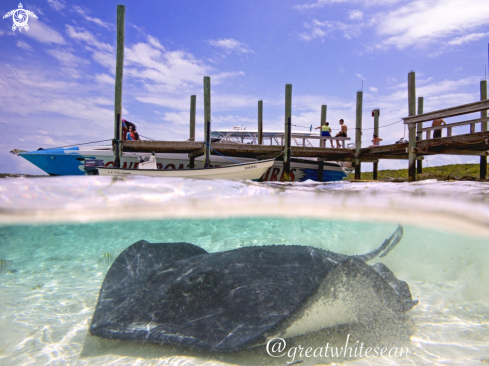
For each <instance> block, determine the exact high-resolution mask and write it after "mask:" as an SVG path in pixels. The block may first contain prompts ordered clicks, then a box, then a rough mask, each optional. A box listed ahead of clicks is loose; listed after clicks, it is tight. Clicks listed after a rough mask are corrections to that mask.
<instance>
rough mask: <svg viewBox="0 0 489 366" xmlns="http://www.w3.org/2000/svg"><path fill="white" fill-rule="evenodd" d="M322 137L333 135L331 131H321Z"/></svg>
mask: <svg viewBox="0 0 489 366" xmlns="http://www.w3.org/2000/svg"><path fill="white" fill-rule="evenodd" d="M321 136H329V137H331V134H330V133H329V131H321Z"/></svg>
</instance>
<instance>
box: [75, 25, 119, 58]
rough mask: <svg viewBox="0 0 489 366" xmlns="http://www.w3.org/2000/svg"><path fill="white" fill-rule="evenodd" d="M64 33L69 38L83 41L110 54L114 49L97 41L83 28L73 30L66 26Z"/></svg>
mask: <svg viewBox="0 0 489 366" xmlns="http://www.w3.org/2000/svg"><path fill="white" fill-rule="evenodd" d="M66 31H67V33H68V35H69V36H70V37H71V38H73V39H76V40H78V41H84V42H86V43H87V44H89V45H90V46H94V47H96V48H98V49H101V50H105V51H111V52H112V51H113V50H114V47H112V46H111V45H110V44H108V43H103V42H100V41H98V40H97V39H96V38H95V36H94V35H93V34H92V33H90V32H89V31H87V30H86V29H84V28H78V27H77V28H75V27H72V26H71V25H69V24H67V25H66Z"/></svg>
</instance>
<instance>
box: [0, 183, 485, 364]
mask: <svg viewBox="0 0 489 366" xmlns="http://www.w3.org/2000/svg"><path fill="white" fill-rule="evenodd" d="M47 180H49V179H47ZM55 182H56V181H55ZM136 183H137V182H136ZM151 183H152V184H153V183H154V181H151ZM9 184H10V183H9ZM16 184H19V185H20V186H19V188H18V189H19V191H15V189H17V188H15V187H14V186H9V187H7V188H9V190H8V192H12V191H13V193H5V192H7V190H6V189H4V190H3V193H2V186H0V201H1V202H0V203H1V205H2V207H1V208H2V209H3V214H4V216H3V219H2V220H3V222H4V223H3V224H2V225H0V258H1V259H6V260H10V261H12V262H13V263H12V268H13V269H15V270H16V271H15V272H13V273H10V272H9V273H5V274H1V275H0V364H5V365H31V364H35V365H46V364H53V365H64V364H70V365H73V364H76V365H108V364H117V365H126V364H127V365H134V364H141V365H202V364H205V365H217V364H238V365H285V364H287V362H289V361H290V360H289V359H286V358H272V357H270V356H269V355H267V354H266V353H265V350H264V348H263V347H256V349H254V350H251V351H243V352H239V353H236V354H211V353H204V352H197V351H189V350H182V349H176V348H172V347H162V346H157V345H142V344H137V343H127V342H116V341H106V340H102V339H99V338H96V337H92V336H90V335H89V334H88V326H89V324H90V321H91V317H92V315H93V312H94V307H95V304H96V301H97V298H98V292H99V290H100V286H101V284H102V281H103V279H104V277H105V274H106V273H107V271H108V269H109V265H108V264H104V263H103V261H102V256H103V255H104V253H111V254H112V255H113V256H114V257H116V256H117V255H118V254H119V253H120V252H122V251H123V250H124V249H125V248H127V247H128V246H129V245H131V244H133V243H134V242H136V241H138V240H141V239H144V240H147V241H149V242H152V243H158V242H181V241H184V242H189V243H193V244H196V245H199V246H201V247H202V248H204V249H205V250H207V251H209V252H217V251H225V250H230V249H234V248H239V247H244V246H258V245H271V244H299V245H308V246H313V247H318V248H324V249H327V250H330V251H333V252H338V253H344V254H363V253H365V252H368V251H370V250H372V249H375V248H377V247H378V246H379V245H380V244H381V243H382V242H383V241H384V239H385V238H387V237H388V236H390V234H391V233H392V232H393V231H394V230H395V228H396V226H397V223H398V222H401V223H403V226H404V237H403V239H402V241H401V242H400V243H399V244H398V246H397V247H396V248H395V249H394V250H392V251H391V252H390V253H389V254H388V255H387V256H386V257H385V258H382V260H381V262H383V263H384V264H385V265H387V266H388V267H389V268H390V269H391V270H392V271H393V272H394V274H395V275H396V277H397V278H399V279H401V280H404V281H406V282H407V283H408V285H409V287H410V290H411V293H412V295H413V298H415V299H418V300H419V305H417V306H416V307H415V308H414V309H413V310H411V311H410V312H409V315H410V317H409V320H407V321H406V322H404V323H402V324H390V325H389V327H387V328H385V327H384V328H381V327H377V326H376V325H375V324H371V325H370V326H369V327H363V328H362V327H355V326H351V327H346V328H341V327H340V328H337V329H333V330H331V329H330V330H326V331H323V332H319V333H317V334H314V335H311V336H309V337H304V338H302V339H299V340H296V341H295V342H296V343H292V344H301V345H303V346H304V345H307V346H311V347H317V346H318V345H319V346H322V345H324V343H325V342H330V343H331V344H337V345H342V344H344V341H345V336H346V335H347V334H350V336H351V338H350V340H351V339H353V340H354V341H356V340H360V341H365V342H370V344H372V345H386V346H399V347H401V346H402V347H408V349H409V354H408V356H407V357H406V356H403V357H370V358H367V357H346V358H344V357H339V358H338V357H337V358H333V357H327V358H325V357H316V358H314V357H305V356H304V357H296V358H295V359H294V361H303V362H302V363H301V365H308V364H312V365H314V364H330V363H334V364H348V365H370V364H372V365H480V364H483V362H489V361H488V360H489V342H488V339H489V266H488V265H487V263H488V258H489V246H488V238H487V236H484V235H482V234H480V233H483V232H484V227H485V225H484V222H485V221H484V220H485V218H482V219H481V221H483V222H482V224H481V225H479V226H480V231H477V235H474V234H473V232H470V231H466V232H463V231H461V232H458V233H457V232H456V231H452V230H450V227H448V228H447V225H432V226H434V227H432V228H427V227H428V226H429V223H426V222H419V225H418V224H416V225H415V224H413V220H412V219H409V217H408V219H406V220H405V221H406V222H405V221H403V219H405V218H406V217H407V216H406V215H404V216H403V215H402V214H401V213H399V220H398V219H397V217H396V216H395V214H394V217H392V215H393V214H392V213H391V214H390V217H385V220H373V219H371V218H370V219H369V217H370V216H369V213H368V212H370V211H368V210H366V209H365V206H361V207H360V208H358V207H357V206H355V205H354V206H355V207H357V208H358V209H359V210H360V211H358V210H357V211H352V212H353V214H352V212H350V211H348V210H350V209H349V208H348V207H351V206H349V204H348V202H347V201H348V200H349V199H350V198H351V197H350V196H344V197H343V196H341V194H340V201H334V199H333V198H334V197H336V198H337V196H338V194H339V193H338V192H336V193H334V195H335V196H334V197H333V196H331V195H329V194H330V193H331V190H332V189H333V188H334V187H335V186H315V187H313V191H312V192H310V193H307V192H306V193H304V192H305V189H304V187H302V188H300V189H299V191H297V192H296V191H292V192H290V191H288V193H287V192H286V193H283V192H284V190H283V187H281V188H280V189H278V190H276V189H275V188H266V189H267V192H265V193H263V192H262V191H259V192H258V193H256V190H257V188H256V187H257V186H256V185H254V184H252V185H247V184H242V185H239V184H238V185H236V184H234V183H233V185H231V186H229V187H227V188H226V187H225V189H222V190H215V192H214V191H213V190H212V189H209V187H205V186H204V188H205V189H202V183H201V182H198V185H200V188H196V187H197V186H194V185H192V184H191V183H189V184H190V185H183V186H179V189H177V190H175V191H174V192H177V193H176V194H174V196H175V195H180V197H183V198H188V195H189V193H188V192H193V193H192V194H194V193H195V192H196V191H198V190H199V189H200V190H201V191H202V190H203V191H205V195H206V197H205V198H200V199H198V201H199V202H203V201H205V200H206V199H209V200H210V202H213V203H214V204H216V205H218V201H219V200H223V197H224V198H225V197H230V196H233V195H244V196H247V195H248V196H249V197H248V199H249V200H251V201H252V200H258V202H259V203H263V202H265V201H266V200H265V198H267V199H269V198H270V197H272V196H273V197H275V198H273V200H281V199H283V198H284V197H283V196H280V195H284V194H285V195H286V196H287V195H288V196H293V197H300V198H301V200H302V206H301V207H300V209H297V210H296V211H297V212H299V211H300V212H302V210H304V209H306V210H307V207H311V210H313V209H314V210H315V209H317V205H318V202H319V204H320V207H323V205H324V207H325V209H324V210H325V212H326V211H328V210H327V209H326V207H327V204H328V203H329V207H330V208H331V207H336V208H335V210H336V211H335V210H333V213H327V214H325V216H326V217H324V218H310V217H309V218H308V217H300V216H298V217H277V216H279V215H278V214H276V215H275V217H270V216H268V217H260V216H258V214H259V213H258V212H257V215H256V216H249V215H248V216H246V217H233V215H234V216H236V213H235V212H234V211H233V212H232V213H231V214H229V215H228V216H229V217H228V218H212V217H209V218H200V219H185V218H181V217H180V218H178V219H171V218H167V219H157V220H156V219H155V220H148V219H145V220H142V219H140V218H139V219H138V218H137V217H136V216H138V214H140V213H141V211H138V212H133V214H134V216H135V218H133V219H128V218H127V217H125V221H120V220H118V221H105V222H92V221H93V220H90V218H84V219H83V220H81V219H80V216H79V211H77V212H78V213H76V214H73V212H72V211H69V212H71V213H66V215H67V217H68V216H70V215H72V216H73V215H74V216H73V217H75V218H74V219H72V220H68V221H72V222H71V223H66V222H65V223H60V222H52V223H43V224H36V223H35V222H34V221H35V220H33V219H32V217H34V216H32V215H30V214H29V215H30V216H29V217H30V219H29V220H31V219H32V221H33V222H25V221H26V220H20V219H19V217H20V218H21V217H22V215H20V214H18V212H17V216H15V215H14V214H13V213H12V212H13V211H12V212H10V211H8V209H12V208H13V206H14V203H15V205H16V206H15V207H16V209H18V207H31V206H32V207H45V206H43V205H46V203H47V202H48V203H49V202H50V203H51V206H53V207H54V208H53V210H55V211H56V212H58V213H61V214H62V213H63V212H68V211H66V210H67V209H66V207H65V206H63V205H62V204H61V203H60V202H61V198H60V197H59V196H56V193H53V192H55V191H56V190H54V189H52V190H51V191H50V192H51V193H49V194H46V193H45V192H46V189H47V188H46V187H43V186H42V184H48V183H42V184H40V183H35V184H31V183H29V182H28V183H23V184H20V183H16ZM49 184H52V183H49ZM56 184H57V183H56ZM111 184H113V183H111ZM117 184H121V183H117ZM186 184H187V183H186ZM134 186H135V183H134V182H133V181H132V182H131V187H132V188H131V189H134ZM136 186H137V184H136ZM174 186H175V185H174ZM5 187H6V186H3V188H5ZM212 187H214V186H211V188H212ZM355 187H356V188H355ZM359 187H360V188H359ZM389 187H390V186H389ZM399 187H400V188H399V192H400V191H402V189H405V190H408V191H409V190H410V192H411V193H410V196H409V197H413V196H416V197H418V196H420V195H421V196H423V193H422V192H421V193H420V189H427V190H428V191H427V193H428V196H429V195H430V191H429V188H426V187H421V188H420V187H419V186H413V187H412V188H409V186H399ZM406 187H407V188H406ZM474 187H475V186H471V187H469V188H470V190H471V191H470V192H472V193H474V192H475V191H474V189H475V188H474ZM122 188H124V187H122ZM190 188H192V189H190ZM296 188H297V187H296ZM309 188H310V187H309ZM309 188H307V189H309ZM340 188H341V187H340ZM353 188H355V190H357V191H358V190H364V188H365V187H364V186H345V187H344V188H342V191H345V190H352V189H353ZM408 188H409V189H408ZM449 188H450V191H453V189H454V186H451V187H449ZM469 188H467V187H466V186H460V187H459V188H457V189H459V195H468V194H467V192H465V191H466V190H467V189H469ZM95 189H96V190H98V191H97V192H100V185H99V184H98V183H97V185H96V187H95ZM158 189H159V188H158ZM440 189H441V190H443V189H444V188H443V186H439V187H437V188H436V190H437V191H440ZM77 190H78V191H79V194H80V196H81V197H89V196H90V195H91V194H92V191H93V190H92V188H90V187H89V186H84V187H83V188H79V187H77ZM122 190H123V189H122ZM249 190H252V191H253V192H255V193H253V194H250V193H249ZM464 190H465V191H464ZM31 191H32V192H35V194H33V195H34V196H36V197H37V198H32V197H33V195H30V194H29V192H31ZM156 191H157V188H155V189H154V191H153V193H152V196H151V199H150V201H151V202H153V203H154V202H155V201H158V202H163V205H162V206H161V207H162V210H164V207H168V205H169V203H168V201H167V200H166V198H165V200H166V201H165V200H163V199H162V198H161V197H162V196H161V195H160V196H159V195H158V194H159V193H158V192H156ZM230 191H232V192H233V193H229V192H230ZM324 191H328V192H326V193H325V192H324ZM485 191H487V187H486V186H483V187H482V188H481V189H479V190H478V191H477V197H476V199H475V200H472V201H471V200H468V201H467V202H465V203H464V205H465V206H464V205H460V206H457V207H461V208H460V209H459V210H458V214H459V216H460V217H459V218H458V222H463V221H464V217H465V216H468V215H470V212H471V210H470V208H471V207H474V210H476V208H477V207H479V206H477V207H476V203H480V202H481V201H484V200H485V196H483V193H481V192H485ZM19 192H21V193H19ZM145 192H146V193H147V188H146V189H145ZM182 192H184V193H182ZM209 192H210V193H209ZM413 192H414V193H413ZM160 193H161V191H160ZM391 193H392V192H391ZM369 194H370V195H372V192H356V193H355V195H356V197H357V198H355V201H354V202H355V204H357V203H358V202H360V201H362V200H361V199H360V198H362V199H363V201H362V202H367V204H368V205H371V206H372V207H373V206H375V203H371V202H380V204H382V207H387V206H389V207H390V206H393V205H394V203H395V202H401V203H402V204H400V207H401V209H403V207H407V206H405V205H406V202H407V201H406V200H405V198H406V196H402V195H400V196H399V197H398V196H396V195H397V194H398V193H396V192H394V194H395V197H394V201H392V200H391V201H388V200H387V201H386V200H385V199H384V198H383V196H382V195H380V194H379V193H378V192H374V196H373V197H374V198H373V201H371V200H369V199H367V198H365V197H367V196H368V195H369ZM399 194H400V193H399ZM97 195H99V193H97ZM164 195H165V197H167V195H168V192H167V191H164ZM47 196H50V197H51V198H50V199H51V201H49V200H48V199H46V197H47ZM61 196H62V197H66V196H67V195H66V192H65V193H63V194H61ZM174 196H173V197H174ZM276 196H278V198H277V197H276ZM364 196H365V197H364ZM19 197H21V198H19ZM70 197H71V198H70V199H73V200H74V198H73V197H75V194H74V193H73V194H71V195H70ZM193 197H194V198H195V195H194V196H193ZM183 198H178V199H177V201H178V202H180V201H179V200H181V199H183ZM391 198H392V197H391ZM131 199H133V197H131ZM410 199H411V198H410ZM449 199H451V198H449ZM2 200H3V201H2ZM16 200H17V201H16ZM19 200H25V201H26V203H25V206H22V205H21V204H19V203H18V202H19ZM29 200H32V202H31V203H29ZM273 200H272V201H266V202H267V204H272V205H273V204H274V203H273V202H274V201H273ZM14 201H15V202H14ZM65 201H66V200H65ZM109 201H110V200H109ZM121 201H124V200H123V199H121V198H120V196H118V202H121ZM111 202H112V201H111ZM338 202H340V203H338ZM393 202H394V203H393ZM471 202H472V203H471ZM276 204H277V205H279V201H276ZM453 204H454V205H458V204H459V203H457V201H456V200H454V201H453ZM19 205H20V206H19ZM70 205H71V206H70V210H71V209H72V207H73V202H71V203H70ZM403 205H404V206H403ZM471 205H474V206H471ZM428 206H429V207H423V206H419V208H418V210H419V212H420V217H423V220H425V217H429V215H428V216H426V215H425V216H423V215H422V213H423V212H431V211H429V210H432V209H433V207H432V204H430V205H428ZM219 207H220V209H221V211H222V210H224V211H225V209H224V208H223V207H225V206H222V205H221V206H219ZM250 207H252V208H253V207H256V206H253V205H251V206H250ZM342 207H343V208H342ZM99 208H100V210H102V212H105V211H103V205H101V206H100V207H99ZM112 208H113V207H111V209H112ZM467 208H468V209H467ZM483 208H484V207H483ZM5 209H7V213H5V212H6V211H5ZM77 209H78V210H81V211H82V212H83V210H84V205H83V204H80V205H79V206H77ZM119 209H121V208H119ZM123 209H124V208H122V209H121V210H123ZM140 209H141V210H143V208H141V207H140ZM253 209H255V208H253ZM292 209H294V208H292ZM477 209H478V210H479V212H480V207H479V208H477ZM63 210H65V211H63ZM90 210H92V208H90ZM151 210H153V211H154V207H153V206H152V208H151ZM342 210H343V211H342ZM345 210H346V211H348V212H350V213H349V215H345V214H344V213H345V212H344V211H345ZM362 210H363V211H362ZM143 211H144V210H143ZM153 211H152V212H153ZM90 212H93V210H92V211H90ZM107 212H108V211H107ZM311 212H312V211H311ZM328 212H329V211H328ZM335 212H336V214H337V215H338V216H348V217H350V218H356V220H339V219H335V218H334V217H333V218H332V217H328V216H332V215H335ZM27 213H28V212H27ZM284 214H285V213H284ZM19 215H20V216H19ZM178 215H180V216H181V214H180V213H179V214H178ZM205 215H209V214H208V213H204V216H205ZM223 215H224V216H225V212H224V214H223V213H222V212H221V216H223ZM287 215H289V213H287ZM464 215H465V216H464ZM14 216H15V217H16V218H12V217H14ZM316 216H317V215H316ZM440 217H443V216H440ZM9 220H10V221H15V220H17V221H18V222H17V223H16V224H9V223H7V222H9ZM27 221H28V220H27ZM44 221H49V220H44ZM414 221H415V220H414ZM448 221H449V217H447V222H448ZM455 221H457V220H455ZM468 221H470V220H468ZM438 222H443V220H441V219H439V220H437V223H438ZM423 225H424V227H423ZM374 262H375V261H374Z"/></svg>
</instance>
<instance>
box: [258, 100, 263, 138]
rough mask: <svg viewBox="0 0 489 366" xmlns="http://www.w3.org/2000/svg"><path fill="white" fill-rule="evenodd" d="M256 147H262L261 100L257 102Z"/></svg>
mask: <svg viewBox="0 0 489 366" xmlns="http://www.w3.org/2000/svg"><path fill="white" fill-rule="evenodd" d="M258 145H263V100H259V101H258Z"/></svg>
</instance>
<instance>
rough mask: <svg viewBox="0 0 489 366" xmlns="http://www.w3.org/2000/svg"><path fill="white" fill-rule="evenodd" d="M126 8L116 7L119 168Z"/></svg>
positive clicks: (118, 162)
mask: <svg viewBox="0 0 489 366" xmlns="http://www.w3.org/2000/svg"><path fill="white" fill-rule="evenodd" d="M125 14H126V7H125V6H124V5H117V54H116V63H115V99H114V166H115V167H116V168H120V167H121V156H122V149H121V140H122V122H121V114H122V71H123V69H124V18H125Z"/></svg>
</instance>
